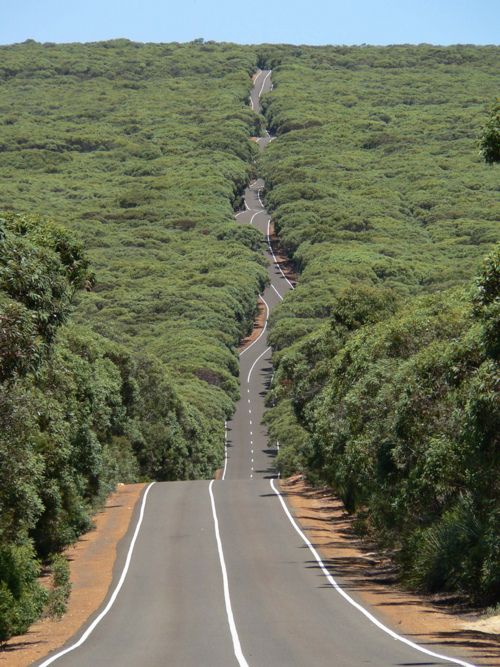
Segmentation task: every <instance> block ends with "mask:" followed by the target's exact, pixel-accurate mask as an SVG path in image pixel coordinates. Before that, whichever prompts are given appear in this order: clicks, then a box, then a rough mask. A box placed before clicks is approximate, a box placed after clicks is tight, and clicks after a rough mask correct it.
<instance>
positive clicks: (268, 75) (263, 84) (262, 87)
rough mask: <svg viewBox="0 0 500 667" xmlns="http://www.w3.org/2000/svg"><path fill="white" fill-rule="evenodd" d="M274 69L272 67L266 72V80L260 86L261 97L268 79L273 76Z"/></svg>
mask: <svg viewBox="0 0 500 667" xmlns="http://www.w3.org/2000/svg"><path fill="white" fill-rule="evenodd" d="M272 71H273V70H272V69H270V70H269V72H268V73H267V74H266V76H265V77H264V81H263V82H262V86H261V88H260V92H259V97H260V96H261V95H262V92H263V90H264V86H265V85H266V81H267V80H268V79H269V77H270V76H271V72H272Z"/></svg>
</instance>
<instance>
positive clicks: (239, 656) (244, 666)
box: [208, 480, 248, 667]
mask: <svg viewBox="0 0 500 667" xmlns="http://www.w3.org/2000/svg"><path fill="white" fill-rule="evenodd" d="M213 485H214V480H212V481H211V482H210V484H209V486H208V493H209V494H210V502H211V504H212V515H213V518H214V527H215V539H216V540H217V551H218V552H219V560H220V568H221V571H222V583H223V586H224V602H225V603H226V613H227V620H228V623H229V629H230V631H231V638H232V640H233V649H234V655H235V656H236V660H237V661H238V664H239V665H240V667H248V662H247V661H246V660H245V656H244V655H243V652H242V650H241V644H240V639H239V637H238V631H237V629H236V624H235V622H234V616H233V609H232V607H231V598H230V596H229V582H228V579H227V570H226V562H225V560H224V552H223V550H222V541H221V538H220V532H219V521H218V519H217V512H216V509H215V499H214V494H213V491H212V487H213Z"/></svg>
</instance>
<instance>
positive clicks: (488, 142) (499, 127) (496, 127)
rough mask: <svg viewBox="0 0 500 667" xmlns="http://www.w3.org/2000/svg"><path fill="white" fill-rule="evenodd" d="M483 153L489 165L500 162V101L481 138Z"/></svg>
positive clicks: (494, 108)
mask: <svg viewBox="0 0 500 667" xmlns="http://www.w3.org/2000/svg"><path fill="white" fill-rule="evenodd" d="M481 152H482V154H483V158H484V159H485V161H486V162H487V163H488V164H493V163H494V162H500V99H497V100H496V102H495V104H494V105H493V107H492V109H491V112H490V117H489V119H488V122H487V123H486V126H485V128H484V132H483V136H482V137H481Z"/></svg>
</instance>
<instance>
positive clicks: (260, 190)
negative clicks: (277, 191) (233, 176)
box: [257, 137, 264, 208]
mask: <svg viewBox="0 0 500 667" xmlns="http://www.w3.org/2000/svg"><path fill="white" fill-rule="evenodd" d="M262 138H264V137H262ZM262 190H263V188H259V189H258V190H257V199H258V200H259V204H260V205H261V206H262V208H264V204H263V203H262V199H261V198H260V193H261V192H262Z"/></svg>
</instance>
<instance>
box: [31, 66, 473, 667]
mask: <svg viewBox="0 0 500 667" xmlns="http://www.w3.org/2000/svg"><path fill="white" fill-rule="evenodd" d="M271 79H272V77H271V72H270V71H266V70H264V71H260V72H259V73H258V76H257V77H256V79H255V84H254V88H253V91H252V95H251V106H252V108H253V109H254V110H255V111H259V110H260V101H259V98H260V96H261V95H262V94H264V93H265V92H267V91H269V90H270V89H271V86H272V81H271ZM270 140H271V137H270V136H269V135H268V134H267V135H266V136H265V137H262V138H261V139H260V140H259V145H260V146H261V148H262V149H264V148H265V147H266V145H267V144H268V143H269V141H270ZM264 185H265V184H264V182H263V181H262V180H257V181H255V182H254V183H252V184H250V186H249V187H248V188H247V190H246V193H245V202H246V210H245V211H244V212H241V213H239V214H238V216H237V219H238V221H239V222H240V223H241V224H252V225H254V226H255V227H257V228H258V229H259V230H260V231H261V232H262V234H263V235H264V236H266V237H267V236H268V234H269V215H268V214H267V211H266V210H265V208H264V206H263V197H262V193H263V189H264ZM267 259H268V271H269V278H270V285H269V287H268V288H267V289H266V290H265V292H264V294H263V295H262V298H263V300H264V303H265V304H266V312H267V309H268V310H269V312H272V310H273V309H274V308H275V307H276V306H277V305H279V303H281V301H282V299H283V298H284V297H285V295H286V293H287V292H288V291H289V290H290V289H292V288H293V283H292V282H291V281H290V280H289V279H288V278H287V276H286V273H285V272H284V270H283V267H282V266H281V265H280V263H279V261H278V260H277V258H276V256H275V254H274V252H273V249H272V248H271V246H270V244H268V250H267ZM271 375H272V367H271V349H270V347H269V343H268V341H267V329H266V330H265V331H264V332H263V333H262V334H261V335H260V337H259V338H258V339H257V340H256V341H254V342H253V343H252V345H251V346H250V347H248V348H247V349H245V350H243V351H242V352H241V354H240V387H241V397H240V401H239V403H238V405H237V409H236V412H235V414H234V417H233V419H232V421H230V422H229V423H228V424H227V465H226V467H225V473H224V480H221V481H215V482H214V481H212V482H209V481H199V482H171V483H162V484H155V485H154V486H153V487H152V488H151V489H150V492H149V497H148V498H147V503H146V504H145V510H144V517H143V523H142V526H141V529H140V532H139V534H138V538H137V542H136V544H135V548H134V552H133V555H132V558H131V560H130V567H129V570H128V573H127V576H126V578H125V580H124V583H123V587H122V588H121V590H120V592H119V594H118V596H117V598H116V601H115V603H114V605H113V606H112V607H111V609H110V610H109V613H107V614H106V616H105V617H104V618H103V619H102V621H101V622H100V623H99V624H98V625H97V626H96V628H95V630H94V631H93V632H92V634H91V635H90V636H89V638H88V639H87V640H86V641H85V642H84V643H83V645H82V646H80V647H79V648H77V649H75V650H72V651H71V652H69V653H66V654H65V655H62V656H61V657H57V656H58V655H59V654H55V656H53V657H55V658H56V659H55V662H57V664H58V665H61V667H62V666H63V665H64V666H68V667H70V666H71V667H90V666H94V665H96V666H100V665H119V666H120V667H129V666H130V667H132V666H134V667H137V666H139V665H140V666H146V667H156V666H158V667H160V666H161V667H165V665H173V666H174V665H175V666H179V667H226V666H233V665H239V666H240V667H246V666H249V667H332V665H334V666H335V667H361V666H363V665H371V666H374V667H389V666H394V667H396V666H402V665H404V666H410V665H415V666H416V665H457V664H458V665H463V666H464V667H468V666H470V663H468V662H467V661H466V660H464V659H463V657H462V658H460V657H457V658H453V657H450V658H449V659H448V658H444V657H435V656H436V654H441V655H442V654H443V653H445V652H446V651H447V649H444V648H443V647H439V646H426V647H424V648H423V650H424V651H426V653H422V652H421V651H419V650H418V648H417V647H414V646H412V645H411V642H409V643H404V642H405V641H406V640H403V641H401V638H399V637H398V635H396V633H395V632H393V631H392V630H390V629H388V628H385V627H384V626H382V624H381V623H380V622H379V621H377V619H375V618H370V612H369V610H365V609H364V608H362V607H361V606H360V605H359V600H358V599H357V594H356V590H352V589H351V587H350V585H349V583H348V582H345V581H342V580H341V579H338V580H337V579H336V580H333V579H332V580H331V581H330V580H329V579H328V578H327V576H330V575H329V572H328V569H327V568H329V567H332V568H333V570H334V567H335V564H334V563H327V562H323V561H321V558H320V556H319V554H317V553H316V552H315V551H314V547H313V545H310V544H308V543H307V540H306V538H305V536H303V535H302V534H301V532H300V530H299V528H298V526H296V525H294V519H293V517H292V515H291V514H290V513H289V511H288V509H287V507H286V504H285V503H284V501H283V499H282V498H281V497H279V496H278V495H277V493H276V492H275V488H276V487H274V481H273V486H272V485H271V481H272V480H274V478H275V477H276V473H275V469H274V465H273V459H274V457H275V455H276V443H269V441H268V437H267V432H266V429H265V427H264V426H263V425H262V416H263V412H264V396H265V393H266V391H267V389H268V387H269V384H270V381H271ZM132 528H133V527H132ZM128 548H129V545H128V544H123V545H122V550H123V551H122V553H121V554H120V558H119V559H118V560H119V562H118V565H117V575H116V578H117V579H118V577H119V576H120V572H121V571H122V570H121V569H120V568H123V563H124V559H125V555H126V553H127V550H128ZM325 574H326V575H327V576H325ZM333 574H334V572H333ZM332 581H333V583H332ZM84 630H85V629H82V632H83V631H84ZM76 639H78V638H76ZM74 641H75V640H73V642H70V643H69V644H68V646H71V645H72V644H74ZM52 661H53V659H49V660H47V661H45V662H43V663H38V664H43V665H48V664H51V662H52Z"/></svg>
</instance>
